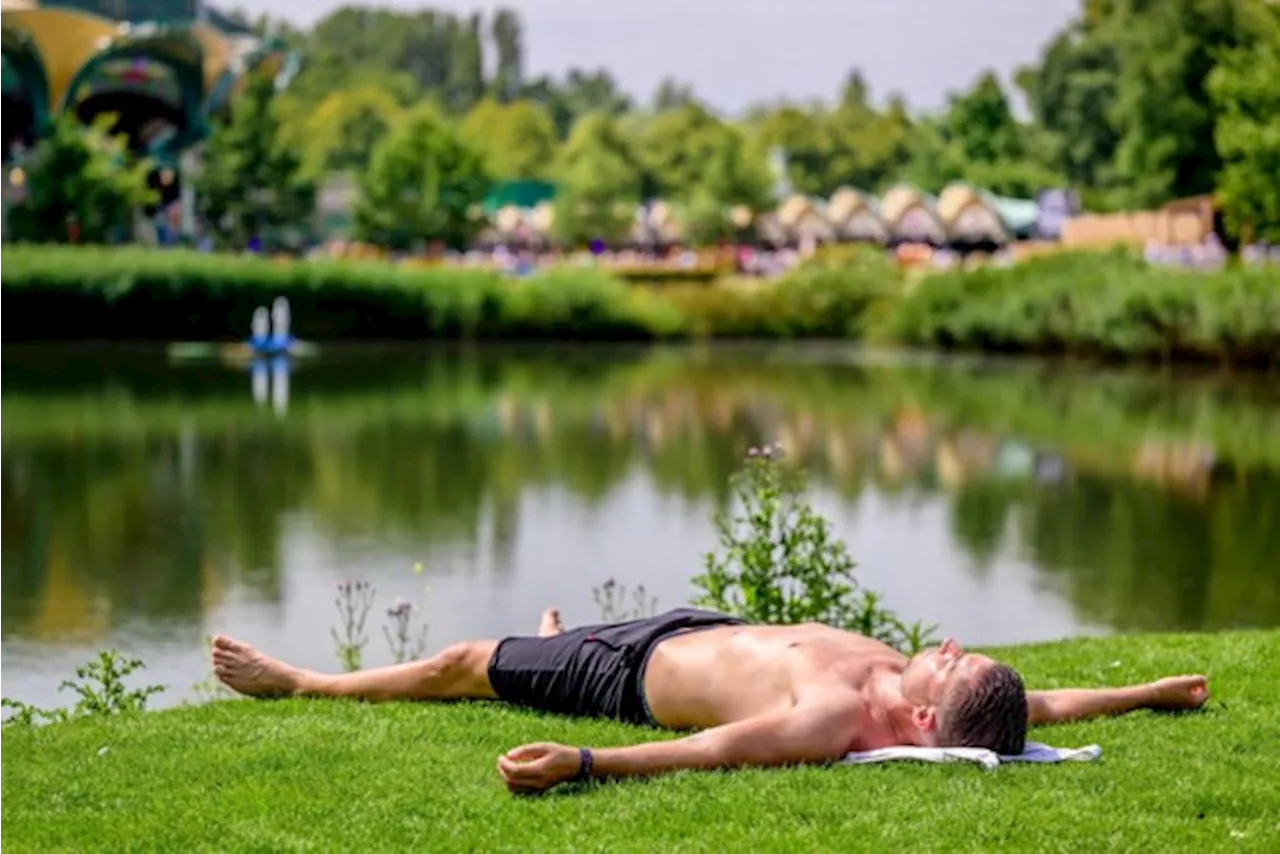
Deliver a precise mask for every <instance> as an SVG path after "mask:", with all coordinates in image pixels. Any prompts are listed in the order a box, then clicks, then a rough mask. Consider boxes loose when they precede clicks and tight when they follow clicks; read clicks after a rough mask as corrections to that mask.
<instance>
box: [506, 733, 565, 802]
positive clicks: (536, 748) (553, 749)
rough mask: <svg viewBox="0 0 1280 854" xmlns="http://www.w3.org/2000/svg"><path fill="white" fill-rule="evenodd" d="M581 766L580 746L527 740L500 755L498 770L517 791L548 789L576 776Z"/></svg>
mask: <svg viewBox="0 0 1280 854" xmlns="http://www.w3.org/2000/svg"><path fill="white" fill-rule="evenodd" d="M580 770H582V754H581V753H579V751H578V749H577V748H576V747H567V746H565V745H563V744H552V743H550V742H542V743H538V744H525V745H522V746H520V747H517V748H514V749H513V750H509V751H507V753H506V755H504V756H499V757H498V773H499V774H501V775H502V779H503V781H504V782H505V783H506V784H507V788H508V789H510V790H511V791H512V792H514V793H517V794H533V793H535V792H545V791H546V790H547V789H550V788H551V787H552V786H555V785H558V784H560V783H564V782H567V781H569V780H572V779H573V778H574V777H576V776H578V772H579V771H580Z"/></svg>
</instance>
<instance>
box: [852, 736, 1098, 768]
mask: <svg viewBox="0 0 1280 854" xmlns="http://www.w3.org/2000/svg"><path fill="white" fill-rule="evenodd" d="M1101 755H1102V748H1101V747H1099V746H1098V745H1096V744H1090V745H1087V746H1085V747H1050V746H1049V745H1047V744H1040V743H1039V742H1035V741H1028V742H1027V746H1026V749H1024V750H1023V751H1022V753H1020V754H1018V755H1017V756H1001V755H1000V754H998V753H996V752H995V751H994V750H987V749H986V748H985V747H881V748H879V749H878V750H861V751H855V752H853V753H850V754H848V755H847V756H845V758H844V759H843V760H842V761H844V762H847V763H848V764H850V765H868V764H870V763H872V762H893V761H896V760H916V761H917V762H976V763H978V764H979V765H981V766H982V767H983V768H985V769H991V768H995V767H997V766H998V765H1000V763H1001V762H1089V761H1091V760H1094V759H1097V758H1098V757H1099V756H1101Z"/></svg>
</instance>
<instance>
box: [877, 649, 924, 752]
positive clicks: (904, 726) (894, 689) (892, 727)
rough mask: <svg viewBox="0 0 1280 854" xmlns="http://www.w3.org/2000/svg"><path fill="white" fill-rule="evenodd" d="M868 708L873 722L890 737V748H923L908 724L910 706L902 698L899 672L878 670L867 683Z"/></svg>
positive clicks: (915, 729) (914, 728)
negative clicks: (887, 731)
mask: <svg viewBox="0 0 1280 854" xmlns="http://www.w3.org/2000/svg"><path fill="white" fill-rule="evenodd" d="M867 687H868V688H869V689H870V690H869V692H868V693H869V696H868V697H867V703H868V706H869V707H870V709H871V714H872V715H873V716H874V717H875V719H876V721H877V722H878V723H879V724H880V725H881V726H883V727H884V728H885V729H888V730H889V731H891V732H892V733H893V735H894V739H895V743H894V745H893V746H895V747H896V746H926V745H925V742H924V739H923V735H924V734H923V733H922V732H920V728H919V727H917V726H915V725H914V724H913V723H912V722H911V704H910V703H909V702H907V700H906V698H905V697H903V696H902V671H901V669H894V668H887V667H886V668H882V669H879V670H877V672H876V673H875V675H874V676H873V677H872V678H871V680H870V681H869V682H868V685H867Z"/></svg>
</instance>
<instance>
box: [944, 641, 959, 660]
mask: <svg viewBox="0 0 1280 854" xmlns="http://www.w3.org/2000/svg"><path fill="white" fill-rule="evenodd" d="M941 649H942V654H943V655H947V656H955V655H959V654H960V644H958V643H956V639H955V638H947V639H946V640H944V641H943V642H942V646H941Z"/></svg>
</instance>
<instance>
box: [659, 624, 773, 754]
mask: <svg viewBox="0 0 1280 854" xmlns="http://www.w3.org/2000/svg"><path fill="white" fill-rule="evenodd" d="M770 634H772V632H770V630H769V628H768V627H754V626H723V627H719V628H713V629H703V630H701V631H697V632H691V633H688V634H682V635H676V636H674V637H669V638H666V639H664V640H662V641H661V642H660V643H659V644H658V645H657V646H656V647H655V648H654V650H653V652H652V654H651V655H650V657H649V663H648V665H647V666H646V668H645V672H644V674H643V690H644V696H645V701H646V703H647V704H648V707H649V713H650V714H651V715H652V717H653V719H654V721H655V722H657V723H658V724H659V725H661V726H663V727H667V728H669V729H708V728H710V727H713V726H719V725H721V724H726V723H732V722H733V721H739V720H744V719H746V718H750V717H755V716H756V715H760V714H765V713H767V712H771V711H774V710H776V709H778V708H785V707H788V706H790V705H792V704H793V703H794V691H793V678H792V669H793V668H792V661H791V659H792V658H793V656H791V655H789V654H788V653H789V649H788V648H787V647H786V646H785V645H780V644H778V643H777V642H776V639H774V638H770V637H769V635H770Z"/></svg>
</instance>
